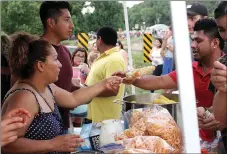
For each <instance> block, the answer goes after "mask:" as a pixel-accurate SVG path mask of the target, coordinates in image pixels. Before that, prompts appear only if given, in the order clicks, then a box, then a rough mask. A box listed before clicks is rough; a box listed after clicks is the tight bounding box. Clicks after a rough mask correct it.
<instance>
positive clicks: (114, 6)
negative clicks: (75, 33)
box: [84, 1, 124, 31]
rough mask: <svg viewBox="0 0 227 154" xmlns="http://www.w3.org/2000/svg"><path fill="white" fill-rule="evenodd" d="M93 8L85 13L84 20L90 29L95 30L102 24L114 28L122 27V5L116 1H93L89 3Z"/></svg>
mask: <svg viewBox="0 0 227 154" xmlns="http://www.w3.org/2000/svg"><path fill="white" fill-rule="evenodd" d="M90 6H91V7H94V8H95V10H94V12H93V13H86V14H85V15H84V16H85V22H86V25H87V26H88V27H89V28H88V29H89V30H90V31H97V30H98V29H99V28H100V27H102V26H111V27H113V28H115V29H116V30H117V29H118V28H124V14H123V5H122V4H121V3H119V2H117V1H105V2H98V1H96V2H95V1H94V2H91V4H90Z"/></svg>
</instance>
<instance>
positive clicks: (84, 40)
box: [77, 33, 89, 51]
mask: <svg viewBox="0 0 227 154" xmlns="http://www.w3.org/2000/svg"><path fill="white" fill-rule="evenodd" d="M77 39H78V44H77V46H78V47H83V48H84V49H86V50H87V51H88V40H89V36H88V34H86V33H79V34H78V35H77Z"/></svg>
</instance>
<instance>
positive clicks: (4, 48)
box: [1, 32, 11, 61]
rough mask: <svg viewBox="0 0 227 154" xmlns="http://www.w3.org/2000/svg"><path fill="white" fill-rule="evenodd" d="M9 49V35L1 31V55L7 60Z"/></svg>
mask: <svg viewBox="0 0 227 154" xmlns="http://www.w3.org/2000/svg"><path fill="white" fill-rule="evenodd" d="M10 49H11V39H10V37H9V36H8V35H7V34H5V33H4V32H1V56H2V57H4V58H5V59H6V60H7V61H8V60H9V53H10Z"/></svg>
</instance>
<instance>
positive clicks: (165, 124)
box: [144, 107, 183, 153]
mask: <svg viewBox="0 0 227 154" xmlns="http://www.w3.org/2000/svg"><path fill="white" fill-rule="evenodd" d="M159 109H161V108H160V107H159ZM144 120H145V121H146V122H145V123H146V128H147V133H148V134H149V135H151V136H159V137H161V138H162V139H164V140H165V141H166V142H167V143H169V144H170V145H171V146H172V147H173V148H174V153H181V152H182V151H183V138H182V132H181V130H180V128H179V127H178V126H177V124H176V122H175V121H174V119H173V118H172V116H171V115H170V114H169V112H168V110H166V109H165V108H162V109H161V110H159V111H158V112H153V113H152V112H150V113H149V112H147V114H146V115H145V117H144Z"/></svg>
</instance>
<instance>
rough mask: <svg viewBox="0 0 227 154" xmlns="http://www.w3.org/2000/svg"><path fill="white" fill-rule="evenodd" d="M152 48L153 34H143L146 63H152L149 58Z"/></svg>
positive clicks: (144, 59)
mask: <svg viewBox="0 0 227 154" xmlns="http://www.w3.org/2000/svg"><path fill="white" fill-rule="evenodd" d="M151 50H152V35H151V34H144V35H143V61H144V63H150V62H151V59H150V58H149V54H150V52H151Z"/></svg>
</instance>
